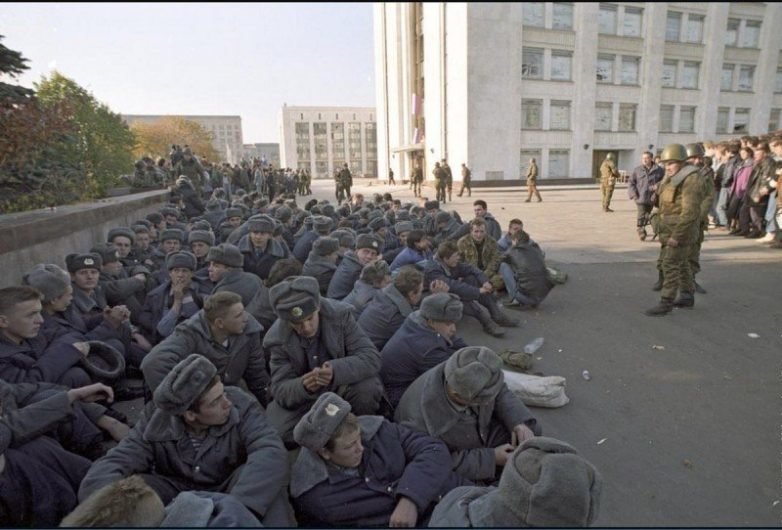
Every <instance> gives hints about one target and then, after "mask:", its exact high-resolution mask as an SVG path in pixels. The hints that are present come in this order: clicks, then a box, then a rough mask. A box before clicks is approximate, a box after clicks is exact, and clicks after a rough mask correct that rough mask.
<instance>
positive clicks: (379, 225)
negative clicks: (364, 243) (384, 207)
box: [367, 210, 399, 252]
mask: <svg viewBox="0 0 782 530" xmlns="http://www.w3.org/2000/svg"><path fill="white" fill-rule="evenodd" d="M376 211H377V210H376ZM367 228H369V230H370V233H371V234H373V235H374V236H376V237H377V238H378V239H379V240H380V241H382V242H383V251H384V252H385V251H387V250H393V249H395V248H398V247H399V240H398V239H397V238H396V237H395V236H394V234H392V233H391V232H389V230H388V221H387V220H386V218H385V217H383V216H382V215H381V216H377V217H374V218H372V219H371V220H370V221H369V223H368V224H367Z"/></svg>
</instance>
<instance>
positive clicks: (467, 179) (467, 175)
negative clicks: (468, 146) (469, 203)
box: [459, 163, 472, 197]
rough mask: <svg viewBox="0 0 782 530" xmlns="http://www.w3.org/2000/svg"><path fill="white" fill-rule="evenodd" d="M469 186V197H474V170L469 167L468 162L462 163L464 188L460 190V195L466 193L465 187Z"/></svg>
mask: <svg viewBox="0 0 782 530" xmlns="http://www.w3.org/2000/svg"><path fill="white" fill-rule="evenodd" d="M465 188H467V193H469V195H468V197H472V171H470V168H468V167H467V164H465V163H462V188H461V189H460V190H459V197H461V196H462V194H463V193H464V189H465Z"/></svg>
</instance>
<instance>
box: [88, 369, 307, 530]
mask: <svg viewBox="0 0 782 530" xmlns="http://www.w3.org/2000/svg"><path fill="white" fill-rule="evenodd" d="M133 474H138V475H140V476H141V477H142V478H143V479H144V481H145V482H146V483H147V484H148V485H149V486H150V487H151V488H152V489H154V490H155V492H156V493H157V494H158V496H159V497H160V499H161V500H162V501H163V503H164V504H168V503H169V502H171V501H172V500H173V499H174V498H175V497H176V496H177V495H178V494H179V493H180V492H182V491H214V492H221V493H227V494H229V495H231V496H233V497H234V498H236V499H237V500H238V501H239V502H241V503H242V504H244V505H245V506H246V507H247V508H249V509H250V510H251V511H252V512H253V513H254V514H255V515H256V516H257V517H258V519H259V520H261V522H262V523H263V524H264V525H266V526H290V525H291V523H292V521H290V517H289V515H288V509H289V506H288V503H287V488H286V486H287V484H288V479H289V472H288V459H287V454H286V452H285V448H284V447H283V445H282V442H281V441H280V438H279V436H277V433H276V432H274V429H273V428H272V427H271V426H270V425H269V424H268V423H267V421H266V418H265V417H264V414H263V410H262V409H261V407H260V405H259V404H258V402H257V401H256V400H255V398H253V397H252V396H251V395H249V394H248V393H246V392H244V391H243V390H241V389H240V388H237V387H234V386H223V383H222V381H221V378H220V376H219V375H218V370H217V368H216V367H215V366H214V365H213V364H212V363H211V362H209V360H208V359H206V358H205V357H204V356H202V355H198V354H191V355H188V356H187V357H185V358H184V359H183V360H182V361H180V362H179V363H177V364H176V365H175V366H173V368H172V369H171V370H170V371H169V372H168V373H167V375H166V376H165V378H164V379H163V380H162V381H161V382H160V384H159V386H157V388H156V389H155V391H154V398H153V401H152V402H150V403H149V404H148V405H147V407H146V409H145V410H144V412H143V413H142V415H141V417H140V418H139V421H138V423H136V425H135V426H134V427H133V429H132V430H131V432H130V434H129V435H128V437H127V438H125V439H124V440H123V441H122V442H120V444H119V445H118V446H117V447H115V448H114V449H112V450H111V451H110V452H109V454H107V455H106V456H105V457H103V458H101V459H100V460H98V461H97V462H95V464H93V466H92V468H90V471H89V472H88V473H87V476H86V477H85V478H84V480H83V481H82V483H81V487H80V488H79V499H80V500H84V499H86V498H87V497H89V495H90V494H91V493H92V492H94V491H96V490H98V489H100V488H101V487H103V486H105V485H107V484H110V483H112V482H115V481H117V480H120V479H122V478H125V477H128V476H130V475H133Z"/></svg>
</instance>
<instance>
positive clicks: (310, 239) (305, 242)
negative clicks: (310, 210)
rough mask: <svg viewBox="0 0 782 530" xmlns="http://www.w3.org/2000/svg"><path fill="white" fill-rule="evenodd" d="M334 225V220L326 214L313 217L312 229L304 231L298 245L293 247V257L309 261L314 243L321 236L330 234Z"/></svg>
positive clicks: (297, 242) (301, 260)
mask: <svg viewBox="0 0 782 530" xmlns="http://www.w3.org/2000/svg"><path fill="white" fill-rule="evenodd" d="M333 226H334V221H333V220H332V219H331V218H329V217H326V216H325V215H315V216H313V217H312V230H308V231H306V232H304V233H303V234H302V235H301V237H300V238H299V240H298V241H296V245H295V246H294V247H293V257H295V258H296V259H297V260H299V261H300V262H302V263H304V262H305V261H307V257H308V256H309V253H310V251H311V250H312V244H313V243H314V242H315V240H316V239H318V238H319V237H323V236H327V235H329V232H331V228H332V227H333Z"/></svg>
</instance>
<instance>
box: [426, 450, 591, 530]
mask: <svg viewBox="0 0 782 530" xmlns="http://www.w3.org/2000/svg"><path fill="white" fill-rule="evenodd" d="M602 489H603V479H602V477H601V476H600V473H599V472H598V471H597V469H595V467H594V466H593V465H592V464H590V463H589V462H587V461H586V460H585V459H584V458H583V457H581V456H579V455H578V453H577V452H576V450H575V449H573V448H572V447H571V446H569V445H568V444H566V443H564V442H560V441H559V440H555V439H553V438H533V439H531V440H527V441H526V442H524V443H523V444H522V445H521V446H520V447H519V448H518V449H516V451H515V452H514V453H513V454H512V455H511V456H510V458H509V459H508V463H507V464H506V465H505V469H503V471H502V476H501V477H500V483H499V486H496V487H495V486H489V487H478V486H462V487H459V488H455V489H453V490H451V491H450V492H449V493H448V494H447V495H446V496H445V497H443V499H442V500H441V501H440V502H439V503H438V504H437V507H436V508H435V510H434V513H432V518H431V519H430V520H429V527H430V528H431V527H450V528H455V527H458V528H499V527H505V528H511V527H517V528H518V527H530V526H531V527H544V526H548V527H552V526H553V527H580V528H585V527H587V526H590V525H591V524H592V523H593V522H594V521H595V519H596V518H597V514H598V511H599V507H600V495H601V492H602Z"/></svg>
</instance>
